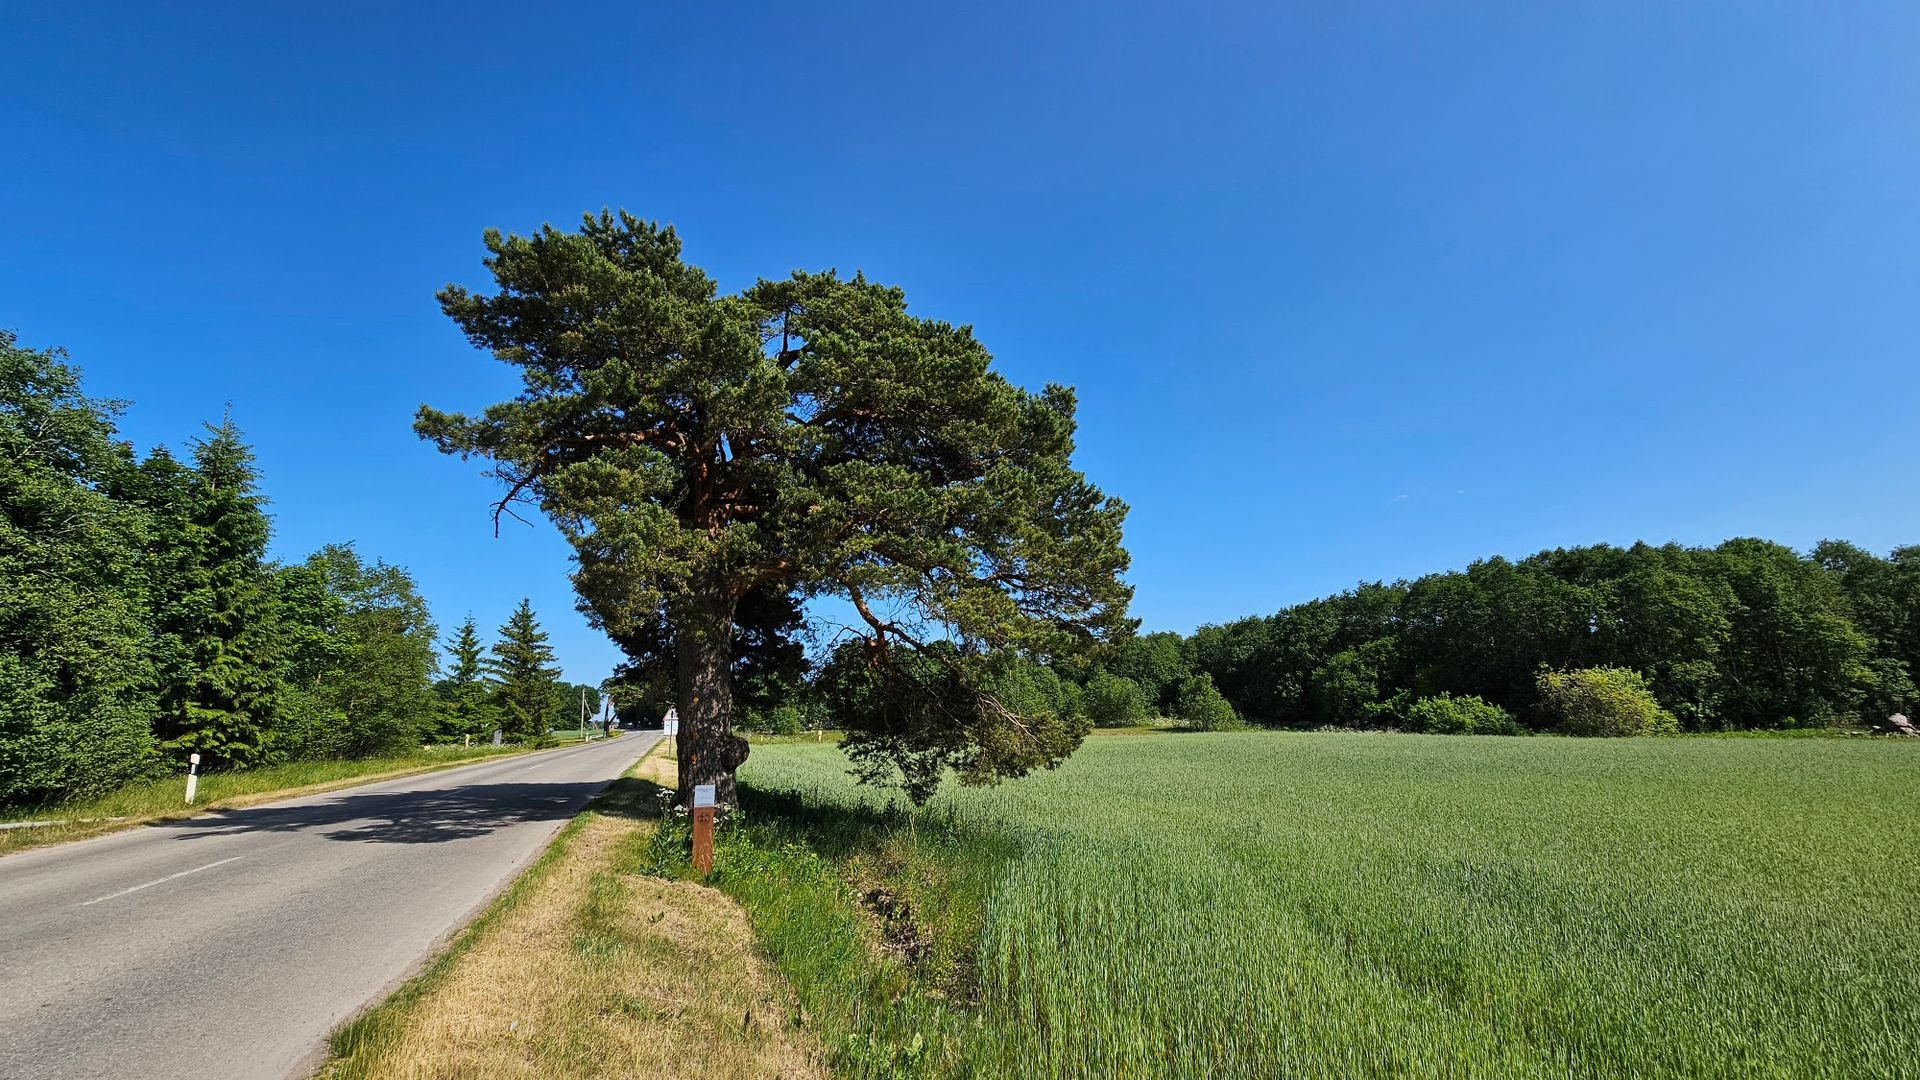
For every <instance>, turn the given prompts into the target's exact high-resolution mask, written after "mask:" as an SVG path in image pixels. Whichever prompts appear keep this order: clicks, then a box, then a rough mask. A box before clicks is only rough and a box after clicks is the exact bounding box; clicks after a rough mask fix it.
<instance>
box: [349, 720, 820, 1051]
mask: <svg viewBox="0 0 1920 1080" xmlns="http://www.w3.org/2000/svg"><path fill="white" fill-rule="evenodd" d="M671 770H672V762H670V761H667V760H665V759H664V758H663V757H662V756H661V755H660V752H659V748H656V751H655V753H653V754H650V755H648V756H647V757H646V758H644V759H642V760H641V762H639V763H638V764H637V765H636V766H635V767H634V768H633V769H632V770H630V771H629V772H628V774H627V775H626V776H625V777H623V778H622V779H620V780H618V781H615V782H614V784H613V785H612V786H610V787H609V788H608V789H607V790H606V792H604V793H603V794H602V795H601V796H600V797H598V798H597V799H596V800H595V801H594V803H593V804H592V805H591V806H590V807H589V808H588V809H587V810H586V811H585V812H583V813H581V814H580V815H579V816H578V817H576V818H575V819H574V820H573V821H572V822H570V823H569V824H568V825H567V826H566V827H565V828H564V829H563V830H561V832H560V834H559V835H558V836H557V837H556V838H555V840H554V843H553V844H552V846H551V847H549V848H548V849H547V851H546V852H545V853H544V854H543V855H541V856H540V857H539V858H538V859H537V860H535V862H534V863H533V864H532V865H531V866H530V867H529V868H528V869H527V870H526V871H525V872H524V873H523V874H522V875H521V876H520V877H519V879H518V880H516V881H515V882H514V883H513V884H512V885H511V886H509V887H508V888H507V889H506V890H505V891H504V892H503V893H502V894H501V895H500V896H499V897H498V898H497V899H496V900H495V901H494V902H493V903H492V904H491V905H489V906H488V907H487V909H486V910H485V911H484V912H483V913H482V914H481V915H480V917H479V918H478V919H476V920H475V921H474V922H473V923H472V924H470V925H469V926H468V927H467V928H466V929H465V930H463V931H461V932H460V933H459V934H457V935H455V937H454V939H453V940H452V941H451V942H450V944H449V945H448V947H447V948H446V949H445V950H444V951H443V952H442V953H440V955H439V956H438V957H436V958H435V959H434V960H433V961H431V962H430V963H429V964H428V965H427V967H426V968H425V969H424V970H423V971H422V972H421V974H420V975H418V976H416V977H415V978H414V979H412V980H411V981H409V982H408V983H406V984H405V985H403V986H402V987H401V988H400V989H399V990H397V991H396V992H395V993H394V994H393V995H392V996H391V997H389V998H388V999H387V1000H386V1001H384V1002H382V1003H381V1004H379V1005H377V1006H375V1007H373V1008H372V1009H370V1010H368V1011H367V1012H366V1013H363V1014H362V1015H361V1016H360V1017H358V1018H356V1019H355V1020H353V1021H351V1022H349V1023H347V1024H345V1025H343V1026H342V1027H341V1028H340V1029H339V1030H338V1031H337V1032H336V1033H335V1035H334V1037H333V1040H332V1046H333V1056H332V1057H331V1058H330V1059H329V1060H328V1061H327V1063H326V1064H325V1065H324V1066H323V1067H322V1068H321V1070H320V1073H319V1076H321V1077H324V1078H326V1080H352V1078H359V1077H384V1076H409V1077H423V1078H433V1077H447V1078H453V1077H470V1076H488V1077H529V1078H531V1077H541V1078H555V1080H566V1078H569V1077H585V1076H604V1075H620V1076H632V1077H642V1078H645V1077H669V1076H672V1077H678V1076H684V1075H704V1076H717V1077H795V1078H799V1077H824V1076H825V1075H826V1073H825V1070H824V1067H823V1065H822V1062H823V1060H824V1055H823V1054H822V1053H821V1052H820V1050H819V1048H818V1046H817V1045H816V1044H815V1043H814V1041H813V1039H812V1037H811V1035H810V1034H809V1033H808V1032H806V1031H805V1030H803V1028H802V1025H801V1017H800V1016H799V1015H798V1012H797V1009H796V1008H795V1006H794V1005H793V997H792V994H791V992H790V991H789V990H788V988H787V987H786V985H785V983H784V982H783V981H782V980H781V979H780V977H779V975H778V974H777V973H776V972H775V971H774V970H773V968H772V966H771V965H770V964H768V963H766V962H765V960H764V959H763V958H762V957H761V955H760V953H759V950H758V949H757V948H756V946H755V944H754V939H753V934H752V931H751V929H750V927H749V924H748V920H747V917H746V914H745V912H744V911H742V910H741V909H740V907H739V906H738V905H737V904H735V903H734V902H733V901H732V900H731V899H729V898H727V897H726V896H724V895H723V894H721V893H719V892H717V891H715V890H713V889H709V888H707V887H705V886H702V885H699V884H695V883H693V882H688V881H675V880H669V879H666V878H661V877H654V876H649V875H648V874H647V873H646V866H647V865H648V862H649V859H650V851H651V848H652V846H653V839H654V837H655V835H656V834H657V831H658V828H657V814H658V807H659V805H660V804H659V802H658V800H657V798H656V795H657V793H658V792H659V791H660V790H661V786H662V785H668V784H671V782H672V773H671Z"/></svg>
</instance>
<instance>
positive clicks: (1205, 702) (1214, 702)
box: [1173, 675, 1243, 731]
mask: <svg viewBox="0 0 1920 1080" xmlns="http://www.w3.org/2000/svg"><path fill="white" fill-rule="evenodd" d="M1173 715H1174V718H1175V719H1177V720H1179V721H1180V722H1181V723H1183V724H1185V725H1187V726H1188V727H1190V728H1192V729H1193V730H1195V731H1231V730H1233V729H1235V728H1238V727H1242V726H1243V725H1242V724H1241V723H1240V714H1239V713H1236V712H1234V711H1233V706H1232V705H1229V704H1227V699H1226V698H1224V697H1221V696H1220V691H1218V690H1216V689H1214V686H1213V677H1212V676H1210V675H1189V676H1188V677H1187V678H1185V679H1183V680H1181V682H1180V692H1179V693H1178V694H1177V695H1176V696H1175V697H1174V706H1173Z"/></svg>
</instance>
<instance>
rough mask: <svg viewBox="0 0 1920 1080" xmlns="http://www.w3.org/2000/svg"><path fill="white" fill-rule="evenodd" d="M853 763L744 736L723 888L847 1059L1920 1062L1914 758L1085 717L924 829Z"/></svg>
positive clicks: (905, 1065) (1100, 1069)
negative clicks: (1023, 776)
mask: <svg viewBox="0 0 1920 1080" xmlns="http://www.w3.org/2000/svg"><path fill="white" fill-rule="evenodd" d="M844 771H845V763H844V760H843V759H842V758H841V757H840V755H839V753H838V751H837V749H836V748H835V747H834V746H833V745H831V744H825V745H809V744H806V743H796V744H789V745H767V746H758V747H756V748H755V749H754V752H753V757H752V759H751V761H750V762H749V764H748V766H747V768H746V769H745V770H744V772H743V778H744V779H745V780H746V782H747V783H748V785H749V787H750V792H749V798H748V803H747V805H748V812H747V813H748V820H749V826H748V827H747V828H746V829H744V830H736V831H735V835H734V837H733V839H732V840H731V841H730V842H728V843H726V844H724V845H723V849H722V855H723V859H722V865H723V870H722V872H721V873H720V874H719V875H718V877H717V881H718V882H719V883H720V885H721V887H723V888H725V889H727V890H728V891H729V892H731V893H733V894H734V895H735V896H736V897H738V898H740V899H741V900H742V901H743V902H744V903H745V904H746V906H747V908H748V910H749V911H750V912H751V913H752V915H753V917H754V919H755V925H756V928H757V930H758V931H759V933H760V935H761V938H762V940H763V942H764V943H765V944H766V946H767V947H768V949H769V951H770V952H771V953H772V954H773V955H774V957H775V958H776V960H777V961H778V962H779V963H780V964H781V966H782V967H783V969H784V970H786V971H787V973H788V975H789V977H790V978H791V979H792V980H793V982H794V984H795V986H796V989H797V991H798V993H799V995H800V997H801V1002H802V1006H803V1007H804V1008H805V1009H807V1010H808V1012H809V1014H810V1015H811V1016H812V1017H813V1022H814V1023H816V1024H817V1025H818V1026H819V1027H820V1028H821V1029H822V1030H823V1031H824V1032H825V1033H826V1034H827V1035H828V1036H829V1037H830V1039H832V1040H836V1041H835V1042H834V1047H835V1053H836V1055H837V1065H838V1066H839V1067H840V1069H841V1070H842V1071H843V1072H846V1073H851V1074H856V1075H859V1074H867V1075H900V1074H906V1075H973V1076H983V1077H988V1076H1058V1077H1118V1076H1133V1077H1171V1076H1179V1077H1206V1076H1247V1077H1252V1076H1277V1075H1298V1076H1323V1075H1325V1076H1334V1075H1337V1076H1559V1077H1564V1076H1568V1075H1580V1076H1618V1077H1645V1076H1795V1077H1803V1076H1835V1077H1840V1076H1846V1077H1860V1076H1896V1075H1908V1076H1911V1075H1914V1070H1916V1069H1920V1065H1916V1062H1920V908H1916V906H1915V900H1916V897H1920V835H1917V834H1916V832H1915V827H1914V817H1913V815H1914V814H1915V811H1916V806H1917V804H1920V747H1917V746H1909V745H1904V744H1899V743H1894V742H1891V741H1883V740H1855V741H1849V740H1838V739H1796V740H1781V739H1771V740H1770V739H1714V738H1693V739H1621V740H1572V739H1556V738H1533V739H1518V738H1467V737H1424V736H1407V735H1377V734H1276V733H1249V734H1221V735H1193V736H1176V735H1168V736H1150V737H1144V738H1129V739H1099V738H1096V739H1092V740H1089V742H1088V744H1087V745H1086V746H1085V747H1084V748H1083V749H1082V750H1081V751H1080V752H1079V754H1077V755H1076V756H1075V757H1074V758H1073V759H1072V760H1071V761H1070V762H1069V763H1068V764H1067V765H1066V766H1065V767H1063V768H1061V769H1060V770H1058V771H1056V772H1052V773H1046V774H1042V775H1038V776H1035V777H1032V778H1029V779H1027V780H1023V781H1020V782H1016V783H1009V784H1006V785H1004V786H1002V787H1000V788H997V789H992V790H985V791H970V790H959V791H953V790H949V791H948V792H947V793H945V794H943V795H941V796H940V797H939V798H937V799H936V800H935V802H934V803H933V804H932V806H930V807H929V809H928V810H927V811H924V812H923V813H922V814H921V815H920V816H919V817H918V819H916V820H912V821H908V820H906V819H905V818H904V817H903V816H902V815H900V814H899V813H898V811H897V808H896V809H894V810H891V811H890V810H888V809H887V808H886V803H887V800H886V799H884V798H882V797H881V796H880V795H878V794H876V793H874V792H871V791H863V790H860V789H856V788H855V787H854V786H853V785H852V784H851V783H850V782H849V781H848V780H847V779H846V778H845V776H844ZM849 878H851V879H852V881H853V884H854V887H853V888H852V889H849V888H848V887H847V883H848V879H849ZM876 889H880V890H881V891H880V892H876V891H875V890H876ZM876 896H879V897H880V898H881V899H880V901H878V902H876V901H875V899H874V897H876ZM863 899H864V900H865V903H864V904H862V903H861V901H862V900H863ZM916 923H917V924H921V925H920V928H919V929H917V930H916V929H914V928H913V926H914V924H916ZM876 940H884V941H887V942H888V946H889V947H883V948H882V949H881V951H880V956H881V957H882V959H880V960H878V961H875V960H873V959H872V956H873V955H874V950H873V948H872V947H871V946H872V943H873V942H875V941H876ZM862 941H864V942H865V943H866V944H867V946H868V947H865V948H857V947H855V946H857V945H859V944H860V943H861V942H862ZM903 943H904V944H903Z"/></svg>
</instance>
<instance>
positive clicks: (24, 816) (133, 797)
mask: <svg viewBox="0 0 1920 1080" xmlns="http://www.w3.org/2000/svg"><path fill="white" fill-rule="evenodd" d="M565 745H567V744H564V743H563V744H562V746H565ZM560 748H561V747H541V748H532V747H520V746H507V747H499V748H495V747H492V746H472V747H459V746H454V747H436V748H434V749H433V750H423V751H421V752H419V753H416V754H405V755H400V756H397V757H384V758H366V759H363V760H357V761H356V760H340V759H332V760H325V761H296V762H290V763H288V764H285V765H272V766H268V767H266V768H262V769H246V770H238V771H234V772H223V773H206V774H203V775H202V776H201V777H200V790H199V792H198V797H197V798H196V799H195V800H194V803H193V805H192V806H188V805H186V803H185V802H184V799H185V797H186V777H185V776H184V775H182V776H175V777H168V778H166V779H164V780H149V781H143V782H141V783H138V784H129V785H127V786H126V787H122V788H118V789H116V790H114V791H110V792H107V793H106V794H104V795H99V796H95V797H94V798H90V799H82V800H79V801H76V802H71V803H63V804H59V805H56V806H50V807H47V806H43V807H38V808H34V809H30V810H18V811H12V812H8V813H5V814H0V856H4V855H8V854H11V853H13V852H16V851H25V850H28V849H30V848H38V847H45V846H47V845H49V844H61V843H67V842H69V841H73V840H85V839H89V838H91V837H95V836H101V835H104V834H106V833H111V832H118V831H119V830H121V829H130V828H134V827H135V826H139V825H151V824H153V823H155V822H160V821H176V820H180V819H182V818H190V817H197V816H199V815H201V814H208V813H213V812H215V811H220V810H238V809H241V808H243V807H248V806H257V805H259V804H261V803H267V802H278V801H279V800H281V799H296V798H299V797H301V796H303V795H321V794H325V793H326V792H329V791H336V790H339V789H340V788H348V787H358V786H359V785H361V784H374V783H379V782H380V781H382V780H398V779H400V778H402V777H407V776H414V775H417V774H421V773H431V772H439V771H441V770H443V769H452V768H457V767H459V766H461V765H472V764H475V763H476V762H480V761H487V760H491V759H493V758H503V757H514V756H517V755H520V754H535V753H540V752H541V751H542V750H546V749H560Z"/></svg>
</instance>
